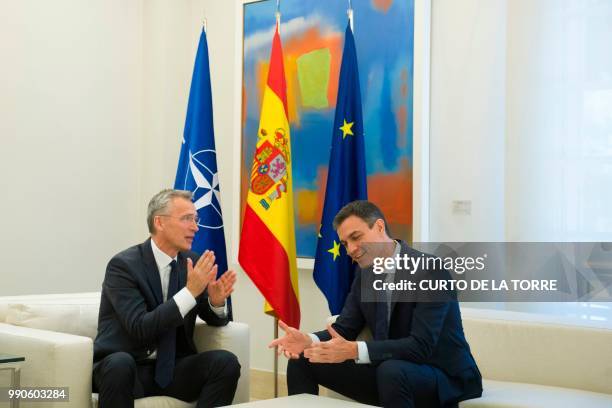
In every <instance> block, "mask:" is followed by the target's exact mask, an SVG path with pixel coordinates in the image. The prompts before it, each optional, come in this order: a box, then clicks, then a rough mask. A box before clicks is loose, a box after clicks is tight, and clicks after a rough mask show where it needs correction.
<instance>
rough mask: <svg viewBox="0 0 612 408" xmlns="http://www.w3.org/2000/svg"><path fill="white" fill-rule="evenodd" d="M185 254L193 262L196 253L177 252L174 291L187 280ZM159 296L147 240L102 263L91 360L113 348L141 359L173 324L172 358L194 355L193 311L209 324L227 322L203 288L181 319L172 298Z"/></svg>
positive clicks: (159, 285) (150, 250)
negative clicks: (176, 276)
mask: <svg viewBox="0 0 612 408" xmlns="http://www.w3.org/2000/svg"><path fill="white" fill-rule="evenodd" d="M187 258H191V259H192V261H193V263H194V264H195V263H196V261H197V260H198V258H199V255H198V254H196V253H195V252H191V251H188V252H180V253H179V254H178V256H177V264H178V272H179V290H180V289H182V288H183V287H184V286H185V284H186V282H187ZM162 298H163V296H162V290H161V281H160V277H159V270H158V269H157V264H156V263H155V258H154V257H153V250H152V249H151V240H150V239H148V240H146V241H145V242H144V243H142V244H139V245H135V246H133V247H131V248H128V249H126V250H125V251H123V252H120V253H118V254H117V255H115V256H114V257H113V258H112V259H111V260H110V262H109V263H108V266H107V267H106V275H105V276H104V282H103V284H102V295H101V299H100V312H99V315H98V334H97V336H96V340H95V341H94V361H99V360H101V359H102V358H104V357H105V356H107V355H109V354H111V353H114V352H117V351H125V352H128V353H130V354H131V355H132V356H133V357H134V358H135V359H136V361H139V360H143V359H145V358H146V357H147V356H148V355H150V354H151V353H152V352H153V351H154V350H155V349H157V343H158V340H159V338H160V336H161V335H162V334H163V333H164V332H165V331H166V330H168V329H172V328H178V327H182V329H183V330H179V331H177V353H176V355H177V357H181V356H185V355H189V354H194V353H195V352H196V348H195V345H194V343H193V328H194V325H195V319H196V314H197V315H198V316H200V317H201V318H202V319H203V320H204V321H206V323H208V324H209V325H211V326H224V325H226V324H227V323H228V319H227V318H224V319H221V318H219V317H218V316H217V315H216V314H215V313H214V312H213V311H212V310H211V308H210V306H209V304H208V295H207V293H206V292H204V293H203V294H202V295H200V296H199V297H198V298H197V299H196V301H197V305H196V307H194V308H193V309H191V310H190V311H189V313H187V315H185V318H183V317H182V316H181V314H180V312H179V309H178V306H177V305H176V303H175V302H174V299H172V298H170V299H168V300H167V301H166V302H163V301H162V300H163V299H162Z"/></svg>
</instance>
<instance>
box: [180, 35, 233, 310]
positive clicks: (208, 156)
mask: <svg viewBox="0 0 612 408" xmlns="http://www.w3.org/2000/svg"><path fill="white" fill-rule="evenodd" d="M174 188H176V189H181V190H189V191H191V192H193V202H194V204H195V207H196V210H197V211H198V215H199V216H200V221H199V222H198V227H199V228H200V230H199V231H198V232H197V233H196V236H195V239H194V240H193V245H192V249H193V250H194V251H196V252H198V253H200V254H201V253H203V252H204V251H205V250H207V249H210V250H212V251H214V252H215V257H216V262H217V265H218V268H219V269H218V274H219V275H221V274H223V273H224V272H225V271H226V270H227V255H226V252H225V235H224V232H223V216H222V214H221V197H220V189H219V175H218V173H217V151H216V150H215V133H214V129H213V112H212V96H211V90H210V68H209V64H208V43H207V41H206V32H205V31H204V30H202V34H201V35H200V43H199V45H198V52H197V55H196V60H195V66H194V68H193V76H192V78H191V90H190V92H189V105H188V106H187V118H186V119H185V131H184V132H183V145H182V147H181V154H180V156H179V163H178V169H177V171H176V180H175V181H174ZM228 312H229V317H230V320H231V318H232V309H231V303H230V301H229V299H228Z"/></svg>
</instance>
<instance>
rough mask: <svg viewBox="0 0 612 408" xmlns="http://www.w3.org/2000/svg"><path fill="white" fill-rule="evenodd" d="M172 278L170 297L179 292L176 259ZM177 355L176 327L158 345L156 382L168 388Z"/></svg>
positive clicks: (169, 289)
mask: <svg viewBox="0 0 612 408" xmlns="http://www.w3.org/2000/svg"><path fill="white" fill-rule="evenodd" d="M170 268H171V269H170V279H169V280H168V297H167V299H171V298H172V296H174V295H175V294H176V292H178V268H177V266H176V261H174V260H173V261H172V262H170ZM175 356H176V328H172V329H170V330H168V331H166V332H165V333H164V334H162V335H161V337H160V339H159V343H158V345H157V361H156V362H155V382H156V383H157V384H158V385H159V386H160V387H161V388H166V387H167V386H168V384H170V382H171V381H172V377H173V374H174V358H175Z"/></svg>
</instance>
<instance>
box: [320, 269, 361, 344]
mask: <svg viewBox="0 0 612 408" xmlns="http://www.w3.org/2000/svg"><path fill="white" fill-rule="evenodd" d="M360 297H361V271H360V270H358V271H357V273H356V275H355V279H353V284H352V285H351V291H350V292H349V294H348V295H347V297H346V301H345V302H344V307H343V308H342V312H340V315H339V316H338V319H336V322H335V323H333V324H332V327H333V328H334V330H336V331H337V332H338V334H339V335H341V336H342V337H344V338H345V339H346V340H350V341H353V340H355V339H356V338H357V336H358V335H359V333H361V330H363V327H364V326H365V318H364V316H363V312H362V311H361V307H360V303H361V300H360ZM314 334H315V335H316V336H317V337H318V338H319V339H320V340H321V341H328V340H330V339H331V335H330V334H329V332H328V331H327V330H322V331H319V332H316V333H314Z"/></svg>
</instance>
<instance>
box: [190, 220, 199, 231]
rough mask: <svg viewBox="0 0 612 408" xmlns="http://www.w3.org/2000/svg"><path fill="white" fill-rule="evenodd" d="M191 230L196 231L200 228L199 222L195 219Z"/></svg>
mask: <svg viewBox="0 0 612 408" xmlns="http://www.w3.org/2000/svg"><path fill="white" fill-rule="evenodd" d="M191 230H192V231H194V232H198V231H199V230H200V228H199V227H198V223H197V222H195V220H194V221H193V222H192V223H191Z"/></svg>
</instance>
